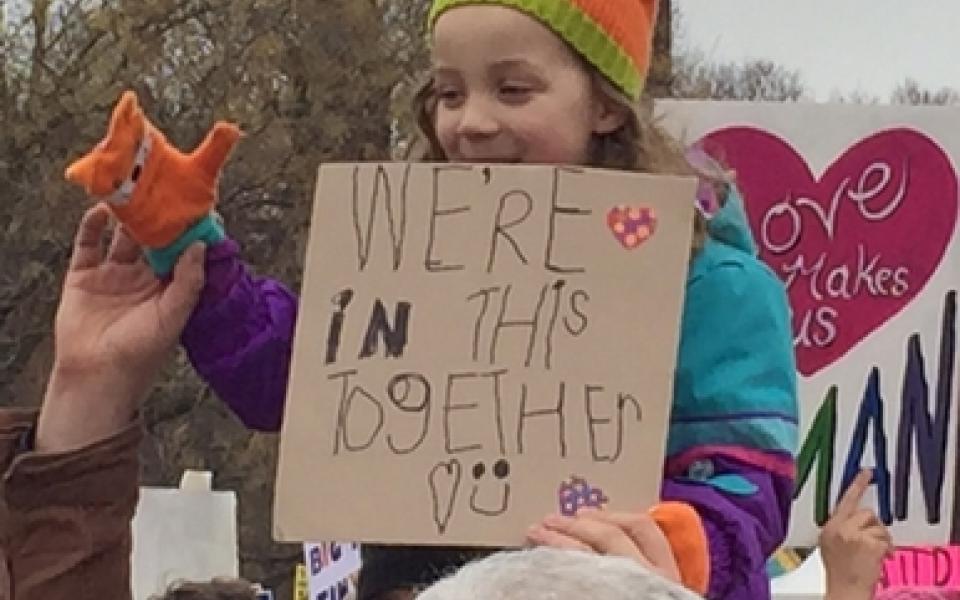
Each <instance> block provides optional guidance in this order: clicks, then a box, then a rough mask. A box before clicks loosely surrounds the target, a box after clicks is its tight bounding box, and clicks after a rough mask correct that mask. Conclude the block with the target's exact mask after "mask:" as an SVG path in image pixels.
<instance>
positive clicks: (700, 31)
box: [675, 0, 960, 102]
mask: <svg viewBox="0 0 960 600" xmlns="http://www.w3.org/2000/svg"><path fill="white" fill-rule="evenodd" d="M675 2H676V3H677V5H678V6H679V8H680V11H681V13H682V17H681V19H682V21H681V23H682V25H681V27H682V37H681V39H679V40H677V41H678V42H680V43H681V44H683V45H687V46H691V47H694V48H699V49H700V50H702V51H703V52H704V53H705V55H706V56H707V58H708V59H711V60H717V61H728V60H736V61H739V60H743V59H746V58H765V59H771V60H773V61H774V62H776V63H778V64H781V65H783V66H785V67H789V68H792V69H797V70H799V71H800V72H801V74H802V76H803V80H804V82H805V83H806V84H807V87H808V88H810V90H811V91H812V92H813V93H814V95H815V98H816V99H817V100H826V99H828V98H829V96H830V95H831V93H833V92H839V93H841V94H848V93H850V92H853V91H856V90H859V91H863V92H867V93H869V94H870V95H874V96H879V97H880V100H881V101H882V102H887V101H888V100H889V97H890V93H891V92H892V91H893V89H894V88H895V87H896V85H897V84H898V83H901V82H902V81H903V80H904V79H905V78H907V77H912V78H913V79H916V80H917V81H918V82H919V83H920V84H921V86H923V87H925V88H932V89H940V88H942V87H944V86H949V87H953V88H955V89H960V0H799V1H798V0H792V1H787V0H675Z"/></svg>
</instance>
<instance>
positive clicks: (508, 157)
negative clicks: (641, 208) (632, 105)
mask: <svg viewBox="0 0 960 600" xmlns="http://www.w3.org/2000/svg"><path fill="white" fill-rule="evenodd" d="M433 41H434V45H433V57H432V58H433V79H434V86H435V90H434V91H435V94H436V99H437V108H436V116H435V118H436V121H435V126H436V133H437V138H438V140H439V142H440V145H441V146H442V148H443V150H444V153H445V154H446V156H447V158H448V159H449V160H451V161H454V162H490V163H538V164H586V163H587V158H588V152H589V148H590V139H591V137H592V136H593V135H599V134H604V133H609V132H611V131H613V130H615V129H617V128H618V127H620V126H621V125H622V124H623V122H624V118H625V115H623V111H622V110H620V109H618V108H617V107H615V106H613V105H612V103H611V101H609V100H607V99H606V98H605V97H603V96H602V94H601V93H600V92H599V91H597V90H596V89H595V86H594V85H593V81H592V78H591V76H590V73H589V72H588V71H587V69H586V68H584V66H583V62H582V61H581V60H580V59H579V58H578V57H577V56H576V55H575V54H574V53H573V52H572V51H571V50H570V49H569V47H568V46H567V45H566V44H565V43H564V42H563V41H562V40H561V39H560V38H559V37H557V36H556V35H555V34H554V33H553V32H552V31H550V30H549V29H548V28H547V27H545V26H544V25H542V24H541V23H540V22H538V21H537V20H535V19H533V18H531V17H529V16H527V15H525V14H523V13H521V12H519V11H516V10H513V9H510V8H506V7H502V6H494V5H466V6H462V7H458V8H453V9H450V10H448V11H447V12H445V13H444V14H443V15H441V17H440V18H439V19H438V20H437V23H436V26H435V28H434V40H433Z"/></svg>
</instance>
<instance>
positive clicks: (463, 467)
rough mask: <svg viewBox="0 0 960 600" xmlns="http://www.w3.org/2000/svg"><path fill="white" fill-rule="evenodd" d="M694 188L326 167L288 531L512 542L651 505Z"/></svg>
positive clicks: (293, 414)
mask: <svg viewBox="0 0 960 600" xmlns="http://www.w3.org/2000/svg"><path fill="white" fill-rule="evenodd" d="M695 189H696V183H695V181H693V180H692V179H689V178H670V177H650V176H644V175H639V174H630V173H613V172H604V171H596V170H594V171H591V170H583V169H572V168H551V167H532V166H499V167H492V166H491V167H484V166H469V165H453V164H444V165H415V166H414V165H408V164H400V163H394V164H364V165H349V164H341V165H328V166H324V167H323V168H322V169H321V172H320V180H319V184H318V192H317V198H316V205H315V209H314V216H313V227H312V231H311V235H310V241H309V248H308V252H307V261H306V271H305V277H304V287H303V299H302V302H301V307H302V312H301V314H300V317H299V321H298V324H297V327H298V329H297V335H296V343H295V346H294V355H293V366H292V374H291V384H290V388H289V397H288V400H287V405H286V412H285V420H284V426H283V434H282V439H281V447H280V452H281V454H280V469H279V474H278V480H277V493H276V506H275V519H274V525H275V534H276V537H277V538H278V539H279V540H285V541H303V540H311V539H313V540H315V539H350V540H358V541H360V542H382V543H426V544H453V545H456V544H472V545H491V546H502V545H517V544H521V543H522V542H523V541H524V532H525V531H526V529H527V528H528V527H529V526H530V525H532V524H533V523H536V522H539V521H540V520H541V519H542V518H543V517H544V516H545V515H547V514H549V513H554V512H557V511H569V510H573V509H576V508H577V507H580V506H604V505H609V506H610V507H612V508H619V509H632V510H636V509H638V508H643V507H644V506H649V505H651V504H652V503H654V502H656V500H657V498H658V495H659V489H660V479H661V469H662V458H663V452H664V443H665V435H666V430H667V421H668V415H669V408H670V403H671V396H672V384H673V370H674V366H675V360H676V354H677V348H678V343H679V340H678V336H679V323H680V311H681V305H682V300H683V290H684V282H685V278H686V274H687V267H688V262H689V258H690V246H691V235H692V234H691V229H692V228H691V223H692V219H693V210H694V208H693V198H694V195H695Z"/></svg>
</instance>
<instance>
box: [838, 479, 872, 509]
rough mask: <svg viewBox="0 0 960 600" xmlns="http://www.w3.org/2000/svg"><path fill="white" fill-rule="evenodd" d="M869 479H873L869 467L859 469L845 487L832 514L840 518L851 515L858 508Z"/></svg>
mask: <svg viewBox="0 0 960 600" xmlns="http://www.w3.org/2000/svg"><path fill="white" fill-rule="evenodd" d="M871 479H873V471H871V470H870V469H864V470H862V471H860V473H859V474H857V476H856V477H855V478H854V480H853V482H852V483H851V484H850V487H848V488H847V491H846V492H844V494H843V498H841V499H840V502H839V503H838V504H837V508H836V510H835V511H834V515H837V516H839V517H841V518H842V517H847V516H849V515H852V514H853V513H854V512H855V511H856V510H857V508H859V506H860V502H861V501H862V500H863V495H864V493H866V491H867V488H868V487H869V486H870V480H871Z"/></svg>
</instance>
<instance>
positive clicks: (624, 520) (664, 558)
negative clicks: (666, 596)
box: [581, 511, 679, 576]
mask: <svg viewBox="0 0 960 600" xmlns="http://www.w3.org/2000/svg"><path fill="white" fill-rule="evenodd" d="M581 514H582V515H583V517H584V518H586V519H594V520H599V521H604V522H607V523H611V524H613V525H616V526H617V527H619V528H620V529H622V530H623V531H624V532H626V534H627V535H628V536H629V537H630V538H631V539H632V540H633V542H634V543H635V544H636V546H637V548H638V549H639V550H640V553H641V554H642V555H643V556H644V557H645V558H646V559H647V560H649V561H650V562H651V563H652V564H653V566H654V567H656V568H657V569H660V570H662V571H665V572H667V573H670V574H673V575H677V576H679V567H678V566H677V561H676V558H675V557H674V554H673V548H672V547H671V546H670V540H668V539H667V536H666V535H664V533H663V530H662V529H660V526H659V525H657V522H656V521H655V520H654V519H653V517H651V516H650V515H648V514H645V513H615V512H606V511H589V512H583V513H581Z"/></svg>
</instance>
